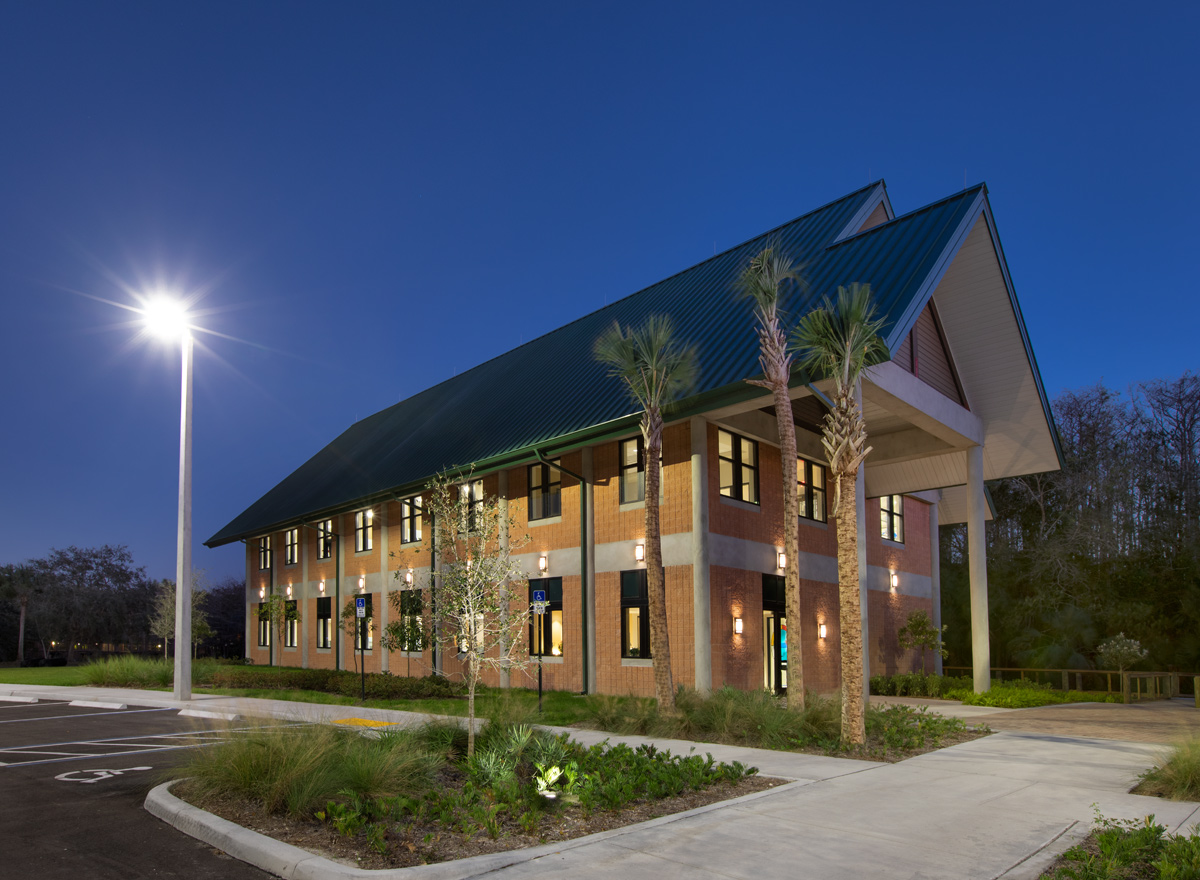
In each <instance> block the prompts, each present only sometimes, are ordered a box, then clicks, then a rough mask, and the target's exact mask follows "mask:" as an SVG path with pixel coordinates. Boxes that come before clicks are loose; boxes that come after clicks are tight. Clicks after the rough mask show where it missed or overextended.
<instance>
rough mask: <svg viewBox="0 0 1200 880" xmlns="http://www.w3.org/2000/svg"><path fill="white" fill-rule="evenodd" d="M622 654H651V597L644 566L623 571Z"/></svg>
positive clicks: (641, 656)
mask: <svg viewBox="0 0 1200 880" xmlns="http://www.w3.org/2000/svg"><path fill="white" fill-rule="evenodd" d="M621 656H622V657H629V658H641V659H646V658H649V657H650V656H651V654H650V599H649V593H648V591H647V589H646V569H644V568H639V569H635V570H633V571H623V572H621Z"/></svg>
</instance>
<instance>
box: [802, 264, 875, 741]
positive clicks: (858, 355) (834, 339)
mask: <svg viewBox="0 0 1200 880" xmlns="http://www.w3.org/2000/svg"><path fill="white" fill-rule="evenodd" d="M881 328H882V322H881V321H880V320H878V319H877V318H876V317H875V304H874V301H873V300H872V298H871V288H870V286H869V285H866V284H852V285H850V287H848V288H846V287H838V290H837V300H836V302H831V301H830V300H829V298H828V297H826V298H825V299H824V301H823V302H822V304H821V307H820V308H818V309H815V310H813V311H811V312H809V313H808V314H807V315H805V316H804V317H803V318H801V319H800V323H799V324H798V325H797V326H796V329H795V331H794V332H793V334H792V346H793V348H794V349H795V350H796V351H797V353H798V355H799V362H800V366H801V367H802V368H803V369H804V370H805V371H806V372H808V374H809V375H810V376H812V377H813V378H815V379H823V378H830V379H832V380H833V411H832V412H828V413H826V414H825V427H824V431H823V432H822V437H821V445H822V446H824V448H825V455H826V457H827V458H828V459H829V473H830V475H831V476H832V477H833V480H834V487H835V494H834V501H833V515H834V518H835V519H836V520H837V560H838V606H839V620H840V626H839V629H840V631H841V654H842V739H843V741H846V742H849V743H851V744H853V745H861V744H862V743H863V742H865V741H866V717H865V706H864V703H863V675H862V656H863V654H862V652H863V644H862V604H861V601H860V599H859V592H858V590H859V570H858V508H857V504H856V499H855V481H856V480H857V479H858V469H859V467H860V466H861V465H862V463H863V461H864V460H865V459H866V457H867V455H868V454H869V453H870V451H871V447H870V446H868V445H867V426H866V422H865V421H864V420H863V415H862V408H861V407H860V406H859V402H858V384H859V380H860V379H861V378H862V374H863V370H864V369H865V368H866V367H867V365H868V364H871V363H877V362H878V361H881V360H884V359H886V358H887V357H888V350H887V346H886V345H885V344H884V342H883V340H882V339H881V338H880V336H879V331H880V329H881Z"/></svg>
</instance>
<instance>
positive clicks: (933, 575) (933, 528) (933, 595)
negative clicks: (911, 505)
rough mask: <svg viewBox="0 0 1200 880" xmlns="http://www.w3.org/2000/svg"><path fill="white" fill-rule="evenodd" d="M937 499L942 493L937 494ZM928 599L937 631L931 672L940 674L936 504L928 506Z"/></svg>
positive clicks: (939, 564)
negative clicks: (936, 643)
mask: <svg viewBox="0 0 1200 880" xmlns="http://www.w3.org/2000/svg"><path fill="white" fill-rule="evenodd" d="M937 496H938V499H940V498H941V496H942V493H941V492H938V493H937ZM929 585H930V593H929V598H930V601H931V602H932V603H933V609H932V614H931V615H930V616H931V617H932V618H933V628H934V629H936V630H937V631H938V650H935V651H934V652H933V671H934V672H935V673H937V674H938V675H941V674H942V652H941V647H942V545H941V537H940V535H939V534H938V502H937V500H936V499H935V500H934V502H933V503H932V504H930V505H929Z"/></svg>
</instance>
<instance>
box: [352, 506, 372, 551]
mask: <svg viewBox="0 0 1200 880" xmlns="http://www.w3.org/2000/svg"><path fill="white" fill-rule="evenodd" d="M374 522H375V511H374V510H360V511H359V512H358V513H356V514H354V552H355V553H364V552H366V551H367V550H370V549H372V548H373V547H374V546H375V537H374V534H373V532H372V529H371V527H372V525H373V524H374Z"/></svg>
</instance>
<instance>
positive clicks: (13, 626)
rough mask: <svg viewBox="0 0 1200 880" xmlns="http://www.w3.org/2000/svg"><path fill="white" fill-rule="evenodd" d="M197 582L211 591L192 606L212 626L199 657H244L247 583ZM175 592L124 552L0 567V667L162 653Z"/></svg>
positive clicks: (60, 553) (91, 552)
mask: <svg viewBox="0 0 1200 880" xmlns="http://www.w3.org/2000/svg"><path fill="white" fill-rule="evenodd" d="M197 574H198V575H201V576H200V578H199V580H200V586H202V587H204V586H207V589H198V590H197V592H196V603H195V606H194V607H195V608H196V609H198V611H199V612H200V613H201V619H202V620H206V621H207V626H208V629H207V630H203V629H202V630H201V632H203V634H204V636H205V637H204V638H203V639H202V640H201V641H200V642H199V644H198V646H197V647H198V649H199V651H200V652H201V653H205V654H212V655H216V656H241V655H242V654H243V653H244V647H245V644H244V643H245V615H246V612H245V584H244V582H243V581H241V580H238V579H236V578H228V579H226V580H224V581H222V582H220V583H218V584H214V585H211V586H208V585H207V584H205V582H204V581H203V577H202V574H201V573H199V572H198V573H197ZM174 589H175V585H174V582H173V581H171V580H159V581H156V580H153V579H151V578H149V577H147V576H146V572H145V569H144V568H142V567H141V566H137V565H135V564H134V560H133V556H132V555H131V554H130V552H129V550H128V549H127V548H126V547H124V546H111V545H105V546H103V547H86V548H80V547H74V546H72V547H67V548H66V549H61V550H59V549H55V550H51V551H50V552H49V553H48V554H47V555H46V556H44V557H41V558H39V559H30V560H28V561H26V562H24V563H21V564H11V565H4V566H0V662H11V661H13V660H18V661H24V660H34V661H37V660H41V661H46V660H61V661H65V662H67V663H71V662H74V661H75V660H76V659H77V658H78V657H79V656H80V654H87V655H93V656H95V655H99V654H102V653H109V652H133V653H144V654H151V653H156V652H161V651H162V650H163V646H164V645H165V644H166V639H167V637H168V636H169V635H170V633H171V632H172V631H173V625H174V612H173V607H174V606H173V599H172V598H170V597H173V595H174ZM168 607H169V608H170V609H171V613H170V615H169V616H168V615H165V614H164V611H165V609H167V608H168ZM168 619H169V621H170V623H169V625H168V624H167V623H166V621H167V620H168Z"/></svg>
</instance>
